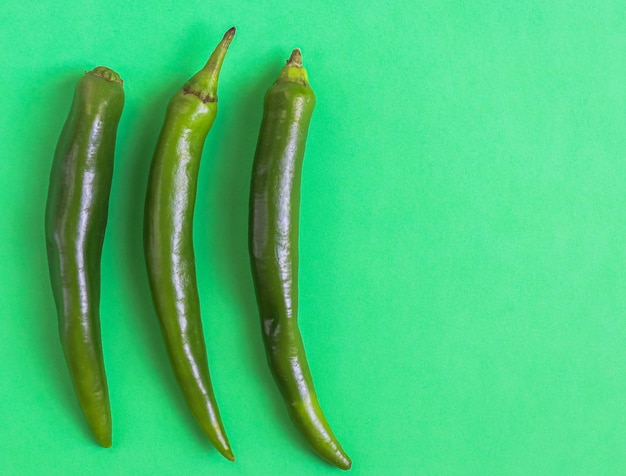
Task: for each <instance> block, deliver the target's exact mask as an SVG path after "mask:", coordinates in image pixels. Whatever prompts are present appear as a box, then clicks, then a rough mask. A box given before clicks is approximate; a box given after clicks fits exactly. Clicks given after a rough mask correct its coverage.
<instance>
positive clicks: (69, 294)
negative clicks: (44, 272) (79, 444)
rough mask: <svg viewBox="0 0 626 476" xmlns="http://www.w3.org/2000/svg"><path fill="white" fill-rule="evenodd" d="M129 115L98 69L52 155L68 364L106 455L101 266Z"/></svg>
mask: <svg viewBox="0 0 626 476" xmlns="http://www.w3.org/2000/svg"><path fill="white" fill-rule="evenodd" d="M123 107H124V88H123V85H122V80H121V79H120V77H119V75H118V74H117V73H115V72H114V71H112V70H110V69H109V68H106V67H104V66H100V67H98V68H95V69H94V70H92V71H90V72H88V73H85V75H84V76H83V77H82V78H81V80H80V81H79V82H78V85H77V86H76V91H75V93H74V100H73V103H72V107H71V110H70V113H69V116H68V118H67V120H66V122H65V126H64V127H63V131H62V132H61V137H60V138H59V142H58V144H57V148H56V152H55V155H54V162H53V165H52V172H51V174H50V186H49V189H48V201H47V205H46V225H45V228H46V244H47V250H48V264H49V270H50V281H51V284H52V291H53V294H54V298H55V302H56V307H57V314H58V320H59V334H60V337H61V344H62V347H63V352H64V354H65V360H66V362H67V366H68V369H69V373H70V376H71V378H72V383H73V385H74V391H75V393H76V397H77V399H78V403H79V404H80V407H81V409H82V411H83V413H84V415H85V418H86V419H87V423H88V424H89V426H90V427H91V430H92V432H93V434H94V436H95V437H96V440H97V441H98V443H99V444H100V445H102V446H104V447H107V448H108V447H110V446H111V410H110V404H109V393H108V388H107V381H106V375H105V371H104V362H103V356H102V342H101V339H100V310H99V308H100V259H101V256H102V245H103V241H104V232H105V228H106V224H107V214H108V208H109V194H110V191H111V179H112V174H113V156H114V151H115V138H116V134H117V126H118V123H119V121H120V116H121V114H122V109H123Z"/></svg>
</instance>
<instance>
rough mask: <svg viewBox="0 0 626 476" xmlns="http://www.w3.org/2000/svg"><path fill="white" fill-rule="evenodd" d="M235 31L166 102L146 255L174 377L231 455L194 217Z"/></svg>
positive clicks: (148, 207)
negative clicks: (211, 362) (216, 388)
mask: <svg viewBox="0 0 626 476" xmlns="http://www.w3.org/2000/svg"><path fill="white" fill-rule="evenodd" d="M234 35H235V28H231V29H230V30H228V32H226V34H225V35H224V38H223V39H222V41H221V42H220V43H219V45H218V46H217V47H216V49H215V51H214V52H213V54H212V55H211V57H210V58H209V60H208V61H207V63H206V65H205V66H204V68H203V69H202V70H200V71H199V72H198V73H196V74H195V75H194V76H193V77H192V78H191V79H190V80H189V81H187V83H185V85H184V86H183V88H182V90H180V91H179V92H178V93H176V94H175V95H174V97H173V98H172V99H171V100H170V102H169V106H168V108H167V113H166V116H165V123H164V125H163V128H162V129H161V134H160V136H159V139H158V143H157V146H156V150H155V152H154V157H153V159H152V166H151V169H150V177H149V182H148V192H147V196H146V208H145V221H144V251H145V258H146V264H147V268H148V277H149V281H150V288H151V290H152V300H153V302H154V306H155V308H156V311H157V315H158V317H159V322H160V325H161V331H162V334H163V337H164V340H165V346H166V349H167V353H168V355H169V358H170V361H171V363H172V367H173V369H174V373H175V375H176V379H177V380H178V383H179V385H180V388H181V390H182V392H183V395H184V397H185V400H186V401H187V405H188V406H189V409H190V410H191V413H192V414H193V416H194V418H195V419H196V421H197V422H198V424H199V425H200V427H201V428H202V430H203V432H204V433H205V434H206V436H207V437H208V438H209V440H210V441H211V442H212V443H213V445H214V446H215V447H216V448H217V450H218V451H219V452H220V453H221V454H222V455H223V456H224V457H225V458H227V459H229V460H231V461H234V460H235V457H234V455H233V452H232V450H231V447H230V443H229V442H228V438H227V437H226V432H225V431H224V427H223V424H222V420H221V418H220V414H219V410H218V407H217V403H216V401H215V396H214V394H213V387H212V385H211V378H210V376H209V367H208V361H207V353H206V346H205V342H204V335H203V330H202V320H201V317H200V300H199V297H198V287H197V284H196V268H195V262H194V250H193V212H194V205H195V201H196V187H197V182H198V169H199V166H200V158H201V155H202V149H203V147H204V141H205V139H206V136H207V134H208V132H209V130H210V129H211V126H212V125H213V121H214V120H215V116H216V114H217V83H218V79H219V73H220V69H221V67H222V63H223V61H224V56H225V55H226V51H227V49H228V46H229V45H230V43H231V41H232V39H233V37H234Z"/></svg>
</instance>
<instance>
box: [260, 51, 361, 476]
mask: <svg viewBox="0 0 626 476" xmlns="http://www.w3.org/2000/svg"><path fill="white" fill-rule="evenodd" d="M314 106H315V95H314V93H313V90H312V89H311V87H310V86H309V82H308V77H307V73H306V70H305V69H304V68H303V67H302V58H301V54H300V50H298V49H296V50H294V51H293V53H292V55H291V58H290V59H289V60H288V61H287V64H286V65H285V67H284V68H283V70H282V71H281V73H280V76H279V77H278V79H277V81H276V82H275V83H274V85H272V86H271V87H270V89H269V90H268V91H267V93H266V95H265V101H264V113H263V119H262V123H261V131H260V134H259V139H258V143H257V149H256V154H255V157H254V165H253V171H252V183H251V192H250V215H249V251H250V259H251V265H252V276H253V281H254V287H255V292H256V297H257V304H258V308H259V313H260V318H261V329H262V334H263V342H264V345H265V350H266V355H267V360H268V363H269V367H270V369H271V372H272V374H273V376H274V379H275V381H276V384H277V385H278V388H279V389H280V392H281V394H282V397H283V399H284V400H285V403H286V404H287V408H288V411H289V413H290V416H291V418H292V420H293V421H294V422H295V424H296V425H297V427H298V428H299V430H300V431H301V433H302V434H303V435H304V436H305V438H306V439H307V440H308V442H309V444H310V445H311V446H312V448H313V449H314V450H315V451H316V452H317V453H318V454H319V455H320V456H321V457H322V458H323V459H325V460H326V461H328V462H330V463H331V464H334V465H335V466H337V467H339V468H341V469H344V470H347V469H350V467H351V465H352V463H351V461H350V458H349V457H348V456H347V455H346V453H345V452H344V451H343V449H342V448H341V445H340V444H339V441H338V440H337V438H336V437H335V436H334V434H333V432H332V430H331V428H330V426H329V424H328V422H327V421H326V418H325V417H324V414H323V413H322V409H321V407H320V404H319V402H318V399H317V395H316V393H315V388H314V387H313V380H312V378H311V372H310V370H309V365H308V364H307V359H306V355H305V351H304V345H303V343H302V338H301V336H300V331H299V329H298V226H299V213H300V177H301V172H302V161H303V158H304V149H305V144H306V137H307V132H308V128H309V123H310V120H311V115H312V113H313V108H314Z"/></svg>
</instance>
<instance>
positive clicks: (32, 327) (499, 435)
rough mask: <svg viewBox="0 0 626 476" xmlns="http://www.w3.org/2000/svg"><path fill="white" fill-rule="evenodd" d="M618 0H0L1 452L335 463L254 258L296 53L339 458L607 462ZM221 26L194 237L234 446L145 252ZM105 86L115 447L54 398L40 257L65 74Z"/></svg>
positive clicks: (69, 396) (456, 467)
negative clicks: (264, 182) (277, 120)
mask: <svg viewBox="0 0 626 476" xmlns="http://www.w3.org/2000/svg"><path fill="white" fill-rule="evenodd" d="M624 18H625V17H624V10H623V2H618V1H595V2H585V3H583V2H572V1H552V2H543V1H528V2H491V1H477V2H451V1H424V2H415V1H396V2H387V3H384V2H373V1H372V2H370V1H365V2H363V1H361V2H356V1H344V2H332V1H324V2H322V1H311V2H282V1H271V2H270V1H260V2H243V1H239V0H231V1H229V2H222V3H216V2H207V1H195V0H189V1H187V2H185V3H180V2H179V1H175V0H163V1H158V2H156V1H155V2H147V1H137V2H129V1H119V0H112V1H108V2H95V1H94V2H84V1H80V2H79V1H76V0H66V1H64V2H56V1H52V0H44V1H42V2H39V3H38V4H37V5H33V4H32V3H28V2H18V1H16V0H9V2H8V4H6V3H5V5H4V6H3V9H2V14H1V15H0V45H2V46H1V47H0V48H1V51H2V73H1V74H0V89H1V91H2V94H1V95H0V111H1V114H0V144H1V146H2V147H1V150H0V176H1V177H2V187H0V200H1V202H2V203H3V207H2V211H1V213H0V265H1V268H0V269H1V272H0V286H1V289H2V292H1V293H0V309H2V318H1V319H0V335H1V336H2V344H0V382H1V383H0V468H2V470H1V472H2V473H3V474H20V475H22V474H25V475H28V474H46V475H48V474H97V475H100V474H103V475H109V474H110V475H119V474H142V475H143V474H164V475H170V474H172V475H173V474H220V475H222V474H223V475H229V474H233V475H265V474H267V475H270V474H271V475H275V474H294V475H323V474H328V475H330V474H339V470H336V469H334V468H332V467H330V466H328V465H327V464H325V463H324V462H322V461H321V460H319V459H318V458H317V457H316V456H315V455H314V454H313V453H312V452H311V451H310V450H309V449H308V448H307V446H306V445H305V443H304V441H303V439H302V438H301V437H300V436H299V435H298V433H297V432H296V430H295V429H294V427H293V426H292V424H291V423H290V421H289V419H288V417H287V415H286V412H285V409H284V406H283V403H282V401H281V400H280V397H279V394H278V391H277V390H276V388H275V386H274V383H273V381H272V379H271V376H270V373H269V371H268V369H267V365H266V363H265V358H264V353H263V348H262V343H261V339H260V332H259V323H258V316H257V311H256V306H255V300H254V293H253V288H252V280H251V276H250V271H249V263H248V255H247V200H248V187H249V180H250V171H251V164H252V158H253V154H254V149H255V144H256V136H257V133H258V127H259V124H260V118H261V114H262V97H263V94H264V91H265V90H266V89H267V87H268V86H269V85H270V84H271V82H272V81H273V80H274V78H275V77H276V75H277V74H278V71H279V70H280V68H281V66H282V64H283V62H284V60H285V59H286V58H287V56H288V55H289V52H290V51H291V49H292V48H293V47H296V46H298V47H300V48H301V49H302V52H303V55H304V62H305V66H306V67H307V69H308V71H309V76H310V79H311V84H312V86H313V88H314V90H315V92H316V94H317V106H316V110H315V113H314V116H313V121H312V125H311V129H310V134H309V140H308V143H307V153H306V158H305V162H304V171H303V184H302V205H301V213H302V216H301V228H300V230H301V243H300V250H301V268H300V319H301V329H302V333H303V337H304V341H305V344H306V347H307V352H308V357H309V360H310V364H311V369H312V372H313V376H314V378H315V381H316V386H317V390H318V394H319V398H320V400H321V403H322V406H323V407H324V409H325V412H326V414H327V417H328V419H329V421H330V423H331V425H332V426H333V428H334V430H335V433H336V434H337V436H338V437H339V439H340V441H341V442H342V444H343V446H344V448H345V449H346V451H347V452H348V453H349V454H350V456H351V457H352V459H353V462H354V464H353V469H352V470H351V472H352V474H359V475H360V474H362V475H413V474H429V475H447V474H454V475H456V474H460V475H465V474H468V475H502V474H506V475H509V474H524V475H527V474H533V475H534V474H538V475H543V474H547V475H553V474H555V475H558V474H568V475H572V474H581V475H582V474H585V475H588V474H619V473H622V474H623V473H624V471H625V470H626V372H625V370H626V241H625V239H624V237H625V236H626V209H625V207H624V201H625V197H626V160H625V159H626V87H625V84H624V83H625V81H624V80H625V78H626V55H625V54H624V52H625V51H626V23H625V20H624ZM232 25H236V26H237V28H238V33H237V36H236V38H235V40H234V42H233V44H232V47H231V50H230V52H229V53H228V56H227V58H226V62H225V65H224V68H223V71H222V77H221V85H220V111H219V114H218V116H217V120H216V123H215V125H214V128H213V130H212V131H211V133H210V135H209V138H208V140H207V143H206V148H205V154H204V158H203V162H202V166H201V174H200V178H199V194H198V200H197V204H196V215H195V216H196V223H195V224H196V226H195V245H196V259H197V266H198V274H199V277H198V278H199V288H200V297H201V301H202V306H203V318H204V324H205V335H206V338H207V347H208V354H209V360H210V365H211V374H212V377H213V382H214V384H215V389H216V395H217V398H218V401H219V403H220V409H221V412H222V416H223V419H224V422H225V425H226V428H227V431H228V434H229V436H230V439H231V442H232V443H233V447H234V450H235V453H236V455H237V462H236V463H234V464H232V463H229V462H227V461H226V460H224V459H223V458H221V457H220V456H219V455H218V453H217V452H216V451H215V450H214V449H213V448H212V447H211V445H210V444H209V443H208V441H207V440H206V439H205V438H204V437H203V436H202V435H201V433H200V431H199V429H198V428H197V426H196V425H195V423H194V422H193V420H192V418H191V416H190V414H189V412H188V411H187V409H186V408H185V406H184V402H183V400H182V397H181V395H180V392H179V390H178V388H177V387H176V384H175V380H174V378H173V375H172V372H171V370H170V367H169V363H168V361H167V358H166V355H165V351H164V347H163V345H162V340H161V336H160V333H159V330H158V327H157V321H156V317H155V315H154V311H153V308H152V305H151V300H150V295H149V290H148V285H147V278H146V273H145V267H144V263H143V254H142V238H141V237H142V215H143V200H144V193H145V189H146V180H147V172H148V167H149V164H150V160H151V155H152V151H153V148H154V144H155V141H156V137H157V134H158V131H159V129H160V127H161V124H162V119H163V115H164V111H165V106H166V103H167V101H168V99H169V97H170V96H171V95H172V94H173V92H174V91H175V90H176V89H177V88H178V87H180V86H181V85H182V83H183V82H184V81H185V80H186V79H187V78H188V77H189V76H190V75H191V74H193V73H194V72H195V71H196V70H197V69H199V68H200V67H201V66H202V65H203V64H204V61H205V60H206V58H207V56H208V54H209V53H210V51H211V50H212V49H213V47H214V46H215V44H216V43H217V41H218V40H219V39H220V38H221V36H222V34H223V33H224V31H226V29H228V28H229V27H230V26H232ZM99 64H104V65H107V66H110V67H112V68H114V69H115V70H116V71H118V72H119V73H120V74H121V75H122V77H123V78H124V80H125V88H126V94H127V101H126V107H125V110H124V113H123V116H122V120H121V123H120V128H119V137H118V143H117V155H116V168H115V174H114V179H113V188H112V195H111V204H110V215H109V227H108V229H107V235H106V240H105V246H104V255H103V270H102V278H103V279H102V305H101V315H102V333H103V346H104V354H105V361H106V368H107V373H108V379H109V387H110V392H111V405H112V412H113V424H114V443H113V444H114V446H113V448H111V449H109V450H105V449H102V448H99V447H98V446H97V445H96V444H95V443H94V440H93V438H92V437H91V435H90V434H89V432H88V429H87V426H86V424H85V423H84V421H83V418H82V415H81V414H80V411H79V408H78V405H77V403H76V401H75V398H74V395H73V393H72V390H71V386H70V381H69V377H68V374H67V370H66V368H65V363H64V360H63V357H62V353H61V348H60V345H59V341H58V335H57V329H56V315H55V309H54V302H53V298H52V293H51V291H50V286H49V282H48V275H47V262H46V255H45V246H44V236H43V212H44V207H45V200H46V194H47V187H48V174H49V171H50V166H51V161H52V155H53V151H54V147H55V144H56V141H57V138H58V135H59V133H60V130H61V127H62V124H63V121H64V120H65V117H66V114H67V112H68V109H69V105H70V101H71V98H72V94H73V88H74V85H75V83H76V81H77V80H78V79H79V77H80V75H81V74H82V72H83V71H84V70H86V69H91V68H93V67H95V66H97V65H99Z"/></svg>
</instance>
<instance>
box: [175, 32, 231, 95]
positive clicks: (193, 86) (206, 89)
mask: <svg viewBox="0 0 626 476" xmlns="http://www.w3.org/2000/svg"><path fill="white" fill-rule="evenodd" d="M235 32H236V29H235V27H232V28H231V29H230V30H228V31H227V32H226V33H225V34H224V37H223V38H222V41H220V42H219V43H218V45H217V46H216V47H215V50H213V53H211V56H210V57H209V59H208V61H207V62H206V64H205V65H204V67H203V68H202V69H201V70H200V71H198V72H197V73H196V74H194V75H193V76H192V77H191V79H190V80H189V81H187V82H186V83H185V85H184V86H183V91H184V92H185V94H193V95H195V96H198V97H199V98H200V99H201V100H202V102H205V103H206V102H217V82H218V80H219V77H220V71H221V69H222V63H223V62H224V58H225V56H226V52H227V51H228V47H229V46H230V43H231V42H232V41H233V38H234V37H235Z"/></svg>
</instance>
